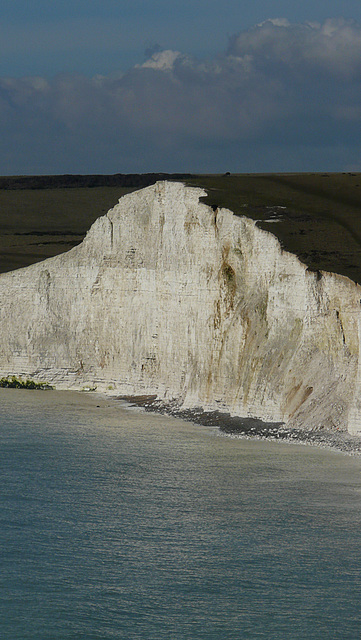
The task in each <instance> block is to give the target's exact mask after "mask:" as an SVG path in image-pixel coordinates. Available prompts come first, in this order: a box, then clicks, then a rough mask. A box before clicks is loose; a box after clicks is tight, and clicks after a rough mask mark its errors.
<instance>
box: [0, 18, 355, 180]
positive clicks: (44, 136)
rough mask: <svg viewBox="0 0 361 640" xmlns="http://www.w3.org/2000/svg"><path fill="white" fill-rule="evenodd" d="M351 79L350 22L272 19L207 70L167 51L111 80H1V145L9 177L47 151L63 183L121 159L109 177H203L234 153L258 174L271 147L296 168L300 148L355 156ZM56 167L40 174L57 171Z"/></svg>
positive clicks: (234, 42) (239, 37)
mask: <svg viewBox="0 0 361 640" xmlns="http://www.w3.org/2000/svg"><path fill="white" fill-rule="evenodd" d="M360 73H361V26H360V25H359V24H357V23H356V22H354V21H351V20H343V19H333V20H331V19H330V20H327V21H326V22H324V23H323V24H322V25H320V24H306V23H305V24H290V23H289V22H288V21H287V20H283V19H272V20H267V21H265V22H263V23H261V24H259V25H257V26H255V27H253V28H252V29H249V30H247V31H243V32H241V33H238V34H236V35H235V36H233V37H232V38H231V39H230V42H229V47H228V50H227V51H226V52H225V53H224V54H223V55H220V56H218V58H217V59H215V60H211V61H196V60H194V59H192V58H190V57H189V56H186V55H184V54H182V53H180V52H179V51H172V50H169V49H167V50H156V51H155V52H153V53H152V54H151V55H150V57H149V59H148V60H147V61H146V62H144V63H143V64H138V65H136V66H134V67H133V68H131V69H130V70H129V71H128V72H126V73H124V74H122V75H119V76H118V77H113V76H108V77H107V76H104V75H97V76H95V77H94V78H92V79H89V78H85V77H83V76H70V75H63V76H57V77H55V78H53V79H52V80H45V79H43V78H39V77H36V78H24V79H14V78H3V79H0V133H1V134H2V135H3V138H4V139H5V140H6V145H7V148H8V149H9V157H11V158H12V160H11V162H12V163H13V164H14V166H12V168H11V170H9V171H10V172H11V173H19V172H24V168H23V165H21V167H20V166H19V167H17V166H16V157H17V153H18V157H20V156H21V157H23V160H22V162H26V153H27V154H28V162H29V166H30V165H31V162H33V161H34V154H33V153H32V150H31V149H32V148H36V149H37V154H38V157H39V162H41V157H43V158H47V160H46V161H47V162H49V154H50V156H51V148H53V149H54V154H55V149H57V156H56V162H60V160H61V162H62V163H63V164H64V168H63V169H62V170H63V171H92V170H95V169H92V168H91V162H92V160H93V162H94V163H99V162H102V163H103V164H102V166H103V169H101V168H100V170H103V171H109V170H111V169H109V168H106V167H109V164H108V163H110V164H111V163H113V164H114V163H118V162H120V159H122V162H123V165H122V167H123V168H122V169H119V164H115V165H114V171H117V170H124V171H134V170H137V171H151V170H158V169H160V170H171V167H173V170H176V169H179V170H185V169H187V168H188V169H189V170H201V168H200V167H199V166H198V168H196V167H195V166H189V163H191V162H192V158H193V159H194V158H198V160H197V162H201V159H202V157H203V161H204V169H203V170H206V169H207V166H209V165H207V163H208V162H209V158H210V155H211V154H212V155H213V157H214V158H217V155H218V156H219V162H220V166H222V165H223V163H226V164H227V158H228V157H233V158H236V157H237V149H238V150H239V152H238V153H239V158H240V160H239V162H240V163H241V157H244V158H245V159H244V163H246V162H247V157H249V148H250V145H252V147H253V152H252V153H253V155H254V154H257V153H258V157H259V162H260V163H261V162H262V158H263V157H269V156H270V151H269V149H270V148H271V147H270V146H272V145H278V146H279V147H280V148H284V149H286V148H287V149H288V150H290V149H293V151H292V153H293V154H294V157H296V158H297V153H298V151H297V149H299V148H300V145H302V146H303V149H304V148H305V145H306V146H307V145H309V147H310V148H311V147H312V148H316V147H317V148H318V149H319V151H318V155H317V157H318V158H319V157H320V153H321V151H320V149H321V150H322V148H323V147H325V148H326V147H329V145H330V144H333V145H334V146H337V145H340V144H341V143H342V145H349V148H350V149H353V148H354V153H356V146H357V140H358V136H357V135H355V131H357V128H359V129H360V125H361V114H360V107H359V105H360V104H361V88H360V84H359V78H360ZM19 140H22V143H21V149H20V143H19ZM27 148H28V152H26V149H27ZM49 149H50V150H49ZM59 149H61V153H60V151H59ZM257 150H258V151H257ZM289 152H290V151H289ZM290 153H291V152H290ZM303 153H304V152H303ZM327 153H328V152H327ZM315 157H316V155H315ZM325 157H326V156H325ZM215 161H216V160H214V161H213V162H215ZM56 162H55V160H54V163H55V164H54V167H55V168H53V169H52V168H51V167H50V166H49V167H48V168H47V169H46V170H45V172H52V171H58V170H59V168H57V165H56ZM66 162H71V163H73V164H71V167H67V166H65V165H66ZM77 162H78V164H79V165H81V166H78V167H77V168H76V167H74V163H75V164H76V163H77ZM84 163H85V164H84ZM86 163H90V164H89V165H88V164H86ZM177 163H178V165H177ZM179 163H181V164H182V166H180V164H179ZM155 164H156V166H155ZM185 165H186V166H185ZM242 166H244V167H245V170H247V167H246V164H243V165H242ZM72 167H74V168H72ZM81 167H84V168H83V169H82V168H81ZM238 168H239V167H235V168H234V170H237V169H238ZM297 168H299V167H297V166H296V167H295V166H292V169H293V170H296V169H297ZM213 170H214V168H213ZM259 170H263V167H262V165H261V164H260V167H259ZM1 171H2V172H4V169H2V170H1V168H0V173H1ZM29 171H30V172H35V170H33V169H29ZM37 171H39V169H37Z"/></svg>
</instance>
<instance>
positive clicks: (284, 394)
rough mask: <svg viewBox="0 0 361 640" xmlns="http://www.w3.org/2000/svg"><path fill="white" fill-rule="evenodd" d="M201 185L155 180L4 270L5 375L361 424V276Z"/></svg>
mask: <svg viewBox="0 0 361 640" xmlns="http://www.w3.org/2000/svg"><path fill="white" fill-rule="evenodd" d="M202 195H206V194H205V192H204V191H203V190H202V189H199V188H191V187H186V186H184V185H183V184H182V183H175V182H158V183H157V184H155V185H153V186H151V187H147V188H145V189H142V190H141V191H137V192H134V193H131V194H128V195H126V196H124V197H123V198H121V199H120V201H119V203H118V204H117V205H116V206H115V207H114V208H113V209H111V210H110V211H109V212H108V213H107V215H105V216H102V217H100V218H99V219H98V220H96V222H95V223H94V224H93V225H92V227H91V229H90V230H89V232H88V234H87V236H86V238H85V239H84V241H83V242H82V243H81V244H80V245H79V246H77V247H75V248H74V249H72V250H71V251H69V252H67V253H65V254H62V255H59V256H56V257H54V258H50V259H48V260H45V261H44V262H41V263H38V264H34V265H32V266H30V267H27V268H24V269H19V270H17V271H13V272H10V273H5V274H2V275H1V276H0V375H1V376H7V375H12V374H14V375H17V376H29V377H32V378H35V379H37V380H44V381H47V382H49V383H51V384H54V385H55V386H56V387H57V388H59V389H81V388H84V387H85V386H90V387H96V388H97V389H98V390H99V391H108V392H109V391H111V392H112V393H116V394H123V395H131V394H154V395H157V396H158V397H160V398H162V399H164V400H165V401H166V402H175V403H176V404H177V405H178V406H179V407H183V408H190V407H199V406H202V407H203V408H204V409H206V410H216V409H217V410H220V411H229V412H230V413H231V414H232V415H239V416H252V417H258V418H261V419H263V420H267V421H284V422H285V423H286V424H287V425H290V426H292V427H297V428H304V427H318V426H324V427H328V428H335V429H339V430H344V431H347V430H348V431H349V432H350V433H352V434H357V433H359V432H361V392H360V390H361V357H360V345H361V327H360V322H361V305H360V301H361V287H359V286H358V285H356V284H355V283H353V282H351V281H350V280H348V279H347V278H345V277H343V276H339V275H336V274H332V273H325V272H321V273H318V274H316V273H313V272H310V271H308V270H307V267H306V266H305V265H303V264H302V263H301V262H300V261H299V260H298V258H297V257H296V256H294V255H292V254H290V253H287V252H285V251H283V250H282V248H281V246H280V244H279V242H278V240H277V239H276V238H275V237H274V236H273V235H272V234H270V233H268V232H266V231H263V230H261V229H259V228H258V227H257V224H256V223H255V222H254V221H252V220H250V219H248V218H246V217H237V216H235V215H233V214H232V212H231V211H228V210H226V209H219V210H217V211H213V210H212V209H211V208H210V207H208V206H207V205H205V204H203V203H201V202H199V198H200V196H202Z"/></svg>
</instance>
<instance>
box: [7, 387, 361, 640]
mask: <svg viewBox="0 0 361 640" xmlns="http://www.w3.org/2000/svg"><path fill="white" fill-rule="evenodd" d="M97 405H100V406H98V407H97ZM0 488H1V489H0V638H1V639H2V640H60V639H61V640H68V639H69V640H75V639H76V640H83V639H84V640H108V639H109V640H110V639H120V638H121V639H123V638H124V639H134V640H135V639H142V640H143V639H144V640H153V639H154V640H163V639H164V640H166V639H167V640H183V639H187V640H188V639H189V640H191V639H193V638H194V639H198V638H199V639H207V640H213V639H217V640H218V639H220V640H221V639H222V640H223V639H230V640H231V639H232V640H238V639H247V640H253V639H256V638H265V639H267V640H276V639H277V640H278V639H280V640H281V639H282V640H287V639H295V640H296V639H297V640H303V639H305V640H306V639H307V640H312V639H315V640H322V639H323V638H325V639H326V638H327V639H328V640H332V639H340V640H348V639H349V640H355V639H357V638H359V637H360V636H361V561H360V559H361V459H360V458H356V457H354V458H353V457H349V456H345V455H342V454H339V453H333V452H330V451H326V450H321V449H316V448H311V447H305V446H301V445H288V444H284V443H283V444H277V443H273V442H265V441H256V440H255V441H251V440H243V439H236V438H230V437H225V436H221V435H220V434H219V433H218V431H217V430H216V429H213V428H207V427H200V426H196V425H192V424H189V423H185V422H182V421H181V420H176V419H172V418H166V417H163V416H157V415H154V414H149V413H143V412H140V411H134V410H133V411H132V410H127V409H124V408H122V406H121V404H120V403H119V402H117V401H114V400H112V401H111V400H109V401H108V400H104V399H99V398H96V397H94V396H91V395H86V394H75V393H65V392H64V393H60V392H36V391H34V392H31V391H17V390H7V389H1V390H0Z"/></svg>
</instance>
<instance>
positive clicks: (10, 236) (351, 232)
mask: <svg viewBox="0 0 361 640" xmlns="http://www.w3.org/2000/svg"><path fill="white" fill-rule="evenodd" d="M157 177H158V178H161V176H157ZM167 177H168V176H167ZM177 178H179V176H177ZM183 180H184V181H185V182H186V183H187V184H196V185H199V186H202V187H204V188H205V189H206V190H207V191H208V196H207V197H206V198H205V201H206V202H207V203H208V204H210V205H212V206H214V207H216V206H223V207H227V208H229V209H231V210H233V211H234V212H235V213H236V214H242V215H247V216H249V217H252V218H253V219H256V220H259V221H260V222H259V223H258V224H259V226H262V227H263V228H265V229H267V230H270V231H272V232H273V233H274V234H275V235H277V236H278V238H279V239H280V240H281V243H282V245H283V246H284V248H285V249H287V250H289V251H292V252H293V253H295V254H297V255H298V256H299V257H300V258H301V260H302V261H303V262H305V263H306V264H307V265H308V266H309V267H310V268H311V269H315V270H318V269H324V270H328V271H335V272H337V273H341V274H343V275H347V276H348V277H350V278H351V279H352V280H354V281H357V282H359V283H361V175H360V174H350V173H348V174H264V175H261V174H249V175H247V174H242V175H230V176H216V175H202V176H193V177H188V176H187V177H185V178H183ZM17 182H18V181H17ZM0 184H1V183H0ZM65 184H66V183H65ZM104 184H107V181H106V177H104ZM61 185H62V186H61V188H54V184H53V182H52V184H51V188H44V185H42V188H34V185H31V188H24V186H25V187H26V184H25V185H24V184H21V185H20V188H19V186H18V184H15V185H13V186H11V187H10V188H9V187H8V186H7V187H6V188H0V272H3V271H9V270H11V269H15V268H18V267H21V266H26V265H28V264H31V263H33V262H37V261H39V260H42V259H45V258H46V257H50V256H52V255H56V254H57V253H61V252H63V251H67V250H68V249H69V248H71V247H72V246H74V245H75V244H77V243H79V242H80V241H81V239H82V238H83V237H84V234H85V233H86V231H87V229H88V228H89V227H90V225H91V224H92V222H93V221H94V220H95V219H96V218H97V217H98V216H99V215H103V214H104V213H105V212H106V211H108V209H110V208H111V207H112V206H114V204H116V202H117V201H118V199H119V197H121V196H122V195H123V194H124V193H126V192H128V191H131V190H134V189H136V188H139V186H140V185H139V184H135V183H134V185H133V186H132V185H131V184H129V181H128V183H127V186H122V183H121V181H120V183H119V185H120V186H94V187H87V186H81V182H80V183H79V184H77V186H72V187H71V188H67V187H66V186H64V181H62V183H61ZM35 186H36V183H35ZM277 207H285V208H282V209H281V208H277ZM272 219H273V222H270V221H269V220H272ZM275 220H277V222H276V221H275Z"/></svg>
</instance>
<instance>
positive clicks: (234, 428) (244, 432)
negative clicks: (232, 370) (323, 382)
mask: <svg viewBox="0 0 361 640" xmlns="http://www.w3.org/2000/svg"><path fill="white" fill-rule="evenodd" d="M112 397H113V399H114V400H120V401H123V402H124V403H127V404H128V405H129V406H131V407H139V408H141V409H144V410H145V411H148V412H151V413H158V414H160V415H168V416H172V417H173V418H180V419H181V420H184V421H185V422H192V423H194V424H199V425H202V426H209V427H218V429H219V430H220V432H221V433H222V434H224V435H227V436H234V437H238V438H245V439H257V440H272V441H273V442H284V443H289V444H292V443H294V444H304V445H311V446H316V447H321V448H327V449H331V450H332V451H337V452H338V453H344V454H346V455H350V456H359V455H361V438H359V437H358V436H353V435H351V434H349V433H348V432H345V431H334V430H331V429H326V428H325V427H321V428H320V427H315V428H305V429H294V428H289V427H287V426H286V425H285V423H283V422H264V421H263V420H260V419H259V418H249V417H245V418H242V417H240V416H231V414H229V413H223V412H221V411H204V410H203V409H202V408H201V407H196V408H193V409H180V408H178V406H177V405H172V404H171V403H166V402H164V401H162V400H160V399H159V398H158V397H157V396H155V395H139V396H136V395H134V396H132V395H125V396H112Z"/></svg>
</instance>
